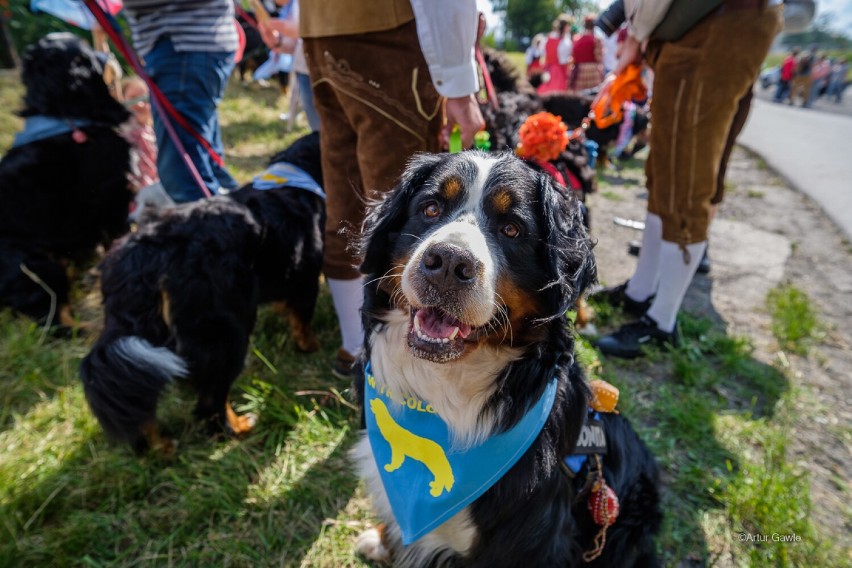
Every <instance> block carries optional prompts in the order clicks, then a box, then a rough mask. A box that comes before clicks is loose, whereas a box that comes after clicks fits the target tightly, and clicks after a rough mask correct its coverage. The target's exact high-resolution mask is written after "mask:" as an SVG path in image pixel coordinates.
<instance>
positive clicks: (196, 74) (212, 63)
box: [145, 38, 237, 203]
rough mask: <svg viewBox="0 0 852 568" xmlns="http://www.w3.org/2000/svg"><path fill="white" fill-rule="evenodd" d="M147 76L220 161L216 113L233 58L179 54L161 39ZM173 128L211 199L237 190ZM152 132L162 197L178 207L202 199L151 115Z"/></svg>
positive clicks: (157, 118) (196, 144) (190, 140)
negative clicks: (165, 196) (218, 156)
mask: <svg viewBox="0 0 852 568" xmlns="http://www.w3.org/2000/svg"><path fill="white" fill-rule="evenodd" d="M145 70H146V71H147V73H148V74H149V75H150V76H151V78H152V79H153V80H154V82H155V83H156V84H157V86H158V87H159V88H160V90H161V91H163V94H164V95H165V96H166V98H167V99H168V100H169V101H171V103H172V105H173V106H174V107H175V108H176V109H177V110H178V111H179V112H180V113H181V114H182V115H183V117H184V118H185V119H186V121H187V122H188V123H189V124H190V125H191V126H192V128H193V129H195V131H196V132H197V133H198V134H200V135H201V136H202V137H203V138H204V139H205V140H207V142H209V143H210V146H211V147H212V148H213V149H214V150H215V151H216V152H217V153H218V154H219V155H220V156H221V155H223V150H224V148H223V147H222V129H221V128H220V126H219V115H218V113H217V112H216V108H217V107H218V106H219V103H220V102H221V101H222V96H223V95H224V94H225V86H226V85H227V83H228V77H230V75H231V71H233V70H234V54H233V53H224V52H219V53H210V52H203V51H181V52H178V51H175V49H174V46H173V45H172V42H171V40H169V39H168V38H164V39H161V40H160V41H158V42H157V44H156V45H155V46H154V49H152V50H151V51H150V52H149V53H148V54H147V55H145ZM172 125H173V126H174V129H175V131H176V132H177V134H178V138H179V139H180V141H181V143H182V144H183V147H184V149H185V150H186V152H187V154H189V156H190V158H191V159H192V162H193V163H194V164H195V167H196V168H197V169H198V173H199V174H201V179H202V181H203V182H204V184H205V185H206V186H207V188H208V189H209V190H210V192H211V193H213V194H216V193H219V192H220V190H221V189H222V188H224V189H226V190H230V189H235V188H236V187H237V182H236V180H234V178H232V177H231V174H229V173H228V171H227V170H226V169H225V168H224V167H222V166H219V165H218V164H217V163H216V162H215V161H214V160H213V158H212V157H211V156H210V154H208V152H207V150H206V149H205V148H204V146H202V145H201V144H200V143H199V142H198V141H197V140H196V139H195V138H193V137H192V135H190V134H189V133H188V132H186V131H185V130H184V129H183V127H182V126H180V125H179V124H178V123H177V122H175V121H174V120H172ZM154 132H155V133H156V135H157V145H158V153H157V169H158V170H159V174H160V181H161V182H162V183H163V187H164V188H165V190H166V193H168V194H169V196H170V197H171V198H172V199H174V200H175V201H176V202H178V203H185V202H187V201H195V200H197V199H201V198H202V197H204V193H202V191H201V188H200V187H199V186H198V183H197V182H196V180H195V178H194V177H193V175H192V174H191V173H190V171H189V168H188V167H187V165H186V163H185V162H184V160H183V157H182V156H181V154H180V152H179V151H178V149H177V147H176V146H175V144H174V143H173V142H172V139H171V138H170V137H169V134H168V131H167V130H166V127H165V125H164V124H163V122H162V119H161V117H160V116H159V113H157V112H155V113H154Z"/></svg>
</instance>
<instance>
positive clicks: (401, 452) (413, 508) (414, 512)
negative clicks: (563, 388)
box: [364, 364, 556, 546]
mask: <svg viewBox="0 0 852 568" xmlns="http://www.w3.org/2000/svg"><path fill="white" fill-rule="evenodd" d="M364 374H365V387H364V414H365V418H366V421H367V438H368V440H369V442H370V447H371V448H372V450H373V458H374V459H375V460H376V466H377V467H378V470H379V474H380V475H381V479H382V484H383V485H384V488H385V492H386V493H387V496H388V500H389V502H390V505H391V509H392V511H393V515H394V518H395V519H396V522H397V524H398V525H399V527H400V530H401V532H402V542H403V544H404V545H406V546H408V545H409V544H411V543H413V542H415V541H416V540H418V539H419V538H421V537H423V536H424V535H426V534H427V533H429V532H430V531H432V530H434V529H435V528H437V527H438V526H440V525H442V524H443V523H444V522H446V521H447V520H449V519H450V518H451V517H452V516H453V515H455V514H456V513H458V512H459V511H461V510H462V509H463V508H464V507H466V506H467V505H469V504H470V503H472V502H473V501H474V500H476V499H477V498H479V497H480V496H481V495H482V494H483V493H485V492H486V491H488V489H490V488H491V487H492V486H493V485H494V484H495V483H497V482H498V481H499V480H500V478H502V477H503V475H505V474H506V472H508V471H509V469H511V468H512V466H514V465H515V464H516V463H517V462H518V460H519V459H520V458H521V456H523V455H524V453H525V452H526V451H527V450H528V449H529V448H530V446H531V445H532V443H533V442H534V441H535V439H536V438H537V437H538V435H539V433H540V432H541V429H542V428H543V427H544V424H545V422H546V421H547V418H548V416H550V411H551V409H552V408H553V401H554V400H555V398H556V378H554V379H552V380H551V381H550V382H549V383H548V384H547V387H546V388H545V390H544V393H543V394H542V395H541V397H540V398H539V400H538V401H537V402H536V403H535V404H534V405H532V406H531V407H530V408H529V409H528V410H527V412H526V414H525V415H524V417H523V418H521V420H520V421H519V422H518V424H517V425H516V426H515V427H514V428H512V429H511V430H508V431H506V432H503V433H501V434H496V435H493V436H491V437H489V438H487V439H486V440H484V441H482V442H478V443H474V444H472V445H470V446H464V447H458V445H457V444H455V443H454V440H453V436H452V433H451V432H450V430H449V428H448V427H447V424H446V423H445V422H444V421H443V420H442V419H441V417H440V416H438V414H437V413H436V412H435V410H434V409H433V408H432V406H431V405H430V404H429V403H428V401H424V400H420V399H417V398H415V397H411V396H407V395H405V394H404V393H397V392H390V391H389V390H388V389H387V387H386V386H385V385H383V384H382V382H381V381H380V380H379V378H377V377H375V376H374V375H373V373H372V368H371V365H370V364H368V365H367V367H366V369H365V370H364Z"/></svg>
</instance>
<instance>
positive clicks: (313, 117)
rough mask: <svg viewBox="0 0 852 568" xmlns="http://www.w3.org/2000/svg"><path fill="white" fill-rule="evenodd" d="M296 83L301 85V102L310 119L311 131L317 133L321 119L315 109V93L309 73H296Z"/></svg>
mask: <svg viewBox="0 0 852 568" xmlns="http://www.w3.org/2000/svg"><path fill="white" fill-rule="evenodd" d="M296 82H297V83H298V85H299V101H301V103H302V108H304V109H305V116H306V117H307V118H308V124H309V125H310V126H311V130H313V131H314V132H316V131H317V130H319V129H320V119H319V115H318V114H317V109H316V107H314V92H313V91H312V90H311V76H310V75H308V74H307V73H299V72H298V71H297V72H296Z"/></svg>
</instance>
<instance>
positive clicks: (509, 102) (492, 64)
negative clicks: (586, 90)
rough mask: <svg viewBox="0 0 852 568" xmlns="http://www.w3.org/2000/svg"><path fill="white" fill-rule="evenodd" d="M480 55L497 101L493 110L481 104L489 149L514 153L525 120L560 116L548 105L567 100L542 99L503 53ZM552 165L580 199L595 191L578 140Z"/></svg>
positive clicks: (487, 51) (588, 160) (592, 174)
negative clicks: (543, 114)
mask: <svg viewBox="0 0 852 568" xmlns="http://www.w3.org/2000/svg"><path fill="white" fill-rule="evenodd" d="M483 55H484V60H485V64H486V66H487V68H488V72H489V75H490V76H491V81H492V83H493V85H494V91H495V94H496V98H497V108H496V109H495V108H494V107H493V106H492V105H491V104H487V103H482V104H480V110H481V111H482V116H483V118H484V119H485V125H486V130H487V131H488V134H489V136H490V140H491V148H492V149H493V150H495V151H497V152H503V151H505V150H514V149H515V148H516V147H517V146H518V142H519V141H520V140H519V134H518V133H519V131H520V129H521V126H522V125H523V124H524V121H526V120H527V118H529V117H530V116H531V115H533V114H536V113H538V112H542V111H548V112H553V114H555V115H557V116H561V115H560V114H559V113H558V112H555V111H552V110H551V109H550V108H548V101H549V100H550V98H552V97H554V96H559V97H570V96H569V95H567V94H566V95H562V94H558V95H547V96H545V97H542V96H541V95H539V94H538V93H537V92H536V90H535V89H534V88H533V87H532V85H530V83H529V81H527V80H526V79H524V78H523V77H521V74H520V73H519V72H518V70H517V69H515V67H514V66H513V65H512V64H511V62H510V61H509V60H508V58H507V57H506V55H505V54H504V53H503V52H500V51H496V50H493V49H484V50H483ZM589 102H591V101H589ZM586 112H588V108H587V109H586ZM562 120H563V122H565V124H567V125H568V126H569V127H571V128H576V127H578V126H579V125H580V122H579V121H577V122H572V121H571V120H569V119H568V118H566V117H564V116H563V117H562ZM551 163H552V164H553V166H554V167H556V169H557V170H559V171H560V173H561V174H562V176H563V178H565V182H566V184H567V185H568V186H570V188H571V189H575V190H578V191H580V192H581V196H582V197H585V195H587V194H589V193H593V192H594V191H595V190H596V189H597V180H596V178H595V171H594V169H593V168H592V167H591V165H592V164H593V163H594V160H593V158H592V157H591V156H590V155H589V152H588V150H587V149H586V147H585V146H584V144H583V142H582V141H581V140H579V139H572V140H570V141H569V143H568V146H567V147H566V148H565V150H564V151H563V152H562V153H561V154H560V156H559V157H558V158H556V159H555V160H553V161H552V162H551Z"/></svg>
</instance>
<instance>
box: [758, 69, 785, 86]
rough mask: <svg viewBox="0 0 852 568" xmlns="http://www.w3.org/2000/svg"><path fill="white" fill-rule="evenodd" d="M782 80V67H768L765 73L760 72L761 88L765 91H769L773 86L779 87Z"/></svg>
mask: <svg viewBox="0 0 852 568" xmlns="http://www.w3.org/2000/svg"><path fill="white" fill-rule="evenodd" d="M780 79H781V67H779V66H777V65H776V66H775V67H767V68H766V69H764V70H763V71H761V72H760V78H759V80H760V86H761V87H763V88H764V89H768V88H769V87H771V86H773V85H777V84H778V81H779V80H780Z"/></svg>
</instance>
